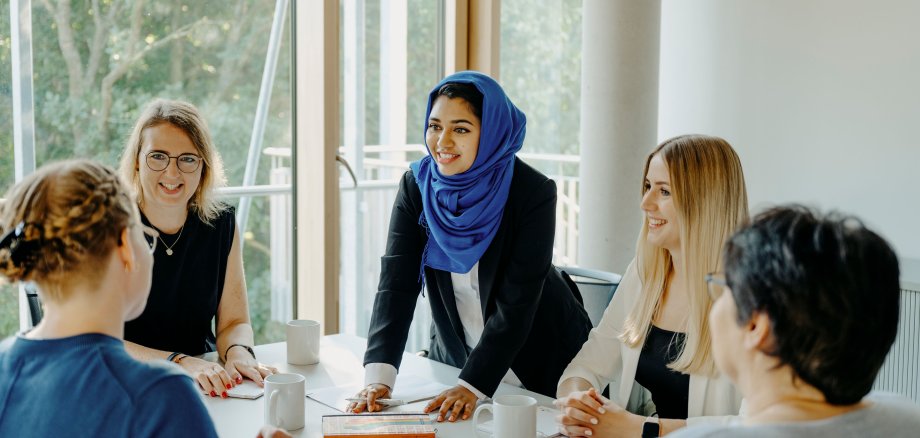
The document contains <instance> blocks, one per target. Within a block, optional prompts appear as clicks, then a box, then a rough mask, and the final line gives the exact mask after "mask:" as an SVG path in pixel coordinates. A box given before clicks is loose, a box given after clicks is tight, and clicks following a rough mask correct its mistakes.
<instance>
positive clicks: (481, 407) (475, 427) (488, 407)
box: [473, 404, 495, 436]
mask: <svg viewBox="0 0 920 438" xmlns="http://www.w3.org/2000/svg"><path fill="white" fill-rule="evenodd" d="M484 410H488V411H489V412H493V411H492V405H491V404H485V405H479V407H478V408H476V412H473V432H474V433H476V436H479V422H478V421H477V420H478V419H479V413H480V412H482V411H484ZM493 416H494V412H493ZM492 427H493V428H494V427H495V422H494V421H493V422H492ZM492 435H493V436H494V435H495V430H494V429H493V430H492Z"/></svg>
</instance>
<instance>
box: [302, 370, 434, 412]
mask: <svg viewBox="0 0 920 438" xmlns="http://www.w3.org/2000/svg"><path fill="white" fill-rule="evenodd" d="M361 388H363V385H361V384H351V385H341V386H332V387H329V388H321V389H317V390H313V391H307V392H308V394H307V397H310V398H312V399H313V400H316V401H318V402H320V403H322V404H324V405H326V406H329V407H331V408H333V409H337V410H339V411H342V412H345V408H346V407H347V406H348V404H349V402H348V401H347V400H345V399H346V398H348V397H354V396H355V395H356V394H357V393H358V391H361ZM450 388H451V387H450V386H448V385H445V384H443V383H438V382H435V381H432V380H428V379H425V378H422V377H418V376H415V375H403V374H398V375H397V376H396V388H394V390H393V394H392V395H391V396H390V397H389V398H393V399H397V400H405V401H406V405H403V406H395V407H392V408H388V409H387V411H391V412H392V411H396V412H420V411H421V410H422V409H423V408H424V405H423V404H422V403H418V402H422V401H426V400H429V399H432V398H434V397H436V396H437V395H438V394H440V393H441V392H443V391H444V390H447V389H450ZM419 405H421V406H419Z"/></svg>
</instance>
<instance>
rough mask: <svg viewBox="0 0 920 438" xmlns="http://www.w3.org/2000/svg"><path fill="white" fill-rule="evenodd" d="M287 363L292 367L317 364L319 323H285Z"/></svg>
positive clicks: (298, 321)
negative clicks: (292, 365)
mask: <svg viewBox="0 0 920 438" xmlns="http://www.w3.org/2000/svg"><path fill="white" fill-rule="evenodd" d="M287 361H288V363H290V364H294V365H313V364H315V363H319V323H318V322H316V321H311V320H309V319H295V320H293V321H290V322H288V323H287Z"/></svg>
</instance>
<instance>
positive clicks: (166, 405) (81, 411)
mask: <svg viewBox="0 0 920 438" xmlns="http://www.w3.org/2000/svg"><path fill="white" fill-rule="evenodd" d="M7 436H9V437H13V436H15V437H51V436H54V437H70V436H74V437H76V436H80V437H87V436H117V437H186V436H188V437H192V436H194V437H216V436H217V432H216V431H215V430H214V423H213V422H212V421H211V417H210V416H209V415H208V412H207V410H206V409H205V407H204V404H203V403H202V402H201V396H200V395H199V394H198V392H197V391H196V390H195V388H194V387H193V386H192V381H191V378H189V377H188V376H187V375H185V374H183V373H182V372H181V371H180V370H179V369H177V368H176V367H174V366H171V365H169V364H167V363H165V362H164V363H162V364H159V363H142V362H138V361H136V360H134V359H133V358H131V357H130V356H128V353H127V352H126V351H125V347H124V343H123V342H122V341H121V340H119V339H116V338H113V337H111V336H106V335H102V334H84V335H79V336H73V337H69V338H61V339H44V340H32V339H26V338H23V337H11V338H8V339H6V340H5V341H4V342H3V343H2V344H0V437H7Z"/></svg>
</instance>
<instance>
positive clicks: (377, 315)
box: [364, 159, 591, 397]
mask: <svg viewBox="0 0 920 438" xmlns="http://www.w3.org/2000/svg"><path fill="white" fill-rule="evenodd" d="M421 213H422V197H421V192H420V191H419V188H418V185H417V184H416V182H415V177H414V176H413V174H412V172H411V171H408V172H406V174H405V175H404V176H403V178H402V181H401V182H400V186H399V193H398V194H397V195H396V201H395V203H394V205H393V213H392V216H391V218H390V231H389V236H388V237H387V247H386V255H384V256H383V257H382V258H381V270H380V284H379V286H378V288H377V294H376V298H375V299H374V312H373V315H372V317H371V324H370V329H369V333H368V342H367V352H366V353H365V355H364V363H365V365H366V364H368V363H375V362H382V363H388V364H391V365H393V366H394V367H396V368H399V364H400V360H401V359H402V353H403V350H404V349H405V345H406V337H407V335H408V332H409V325H410V323H411V322H412V314H413V311H414V309H415V304H416V301H417V299H418V294H419V292H420V291H421V289H422V283H421V276H420V275H419V274H420V266H421V262H422V252H423V250H424V248H425V244H426V243H427V241H428V236H427V234H426V231H425V228H424V227H422V226H421V225H419V215H420V214H421ZM555 226H556V184H555V182H553V180H551V179H549V178H547V177H546V176H544V175H543V174H541V173H540V172H538V171H537V170H535V169H533V168H532V167H530V166H528V165H527V164H525V163H524V162H523V161H521V160H520V159H515V165H514V177H513V178H512V180H511V189H510V191H509V194H508V201H507V203H506V204H505V210H504V213H503V215H502V220H501V224H500V226H499V229H498V232H497V233H496V235H495V238H494V239H493V240H492V243H491V244H490V245H489V248H488V249H487V250H486V252H485V254H483V256H482V258H481V259H480V260H479V294H480V300H481V304H482V313H483V320H484V323H485V326H484V329H483V332H482V338H480V341H479V344H478V345H477V346H476V347H475V348H473V349H472V350H470V349H469V348H467V346H466V342H465V340H464V336H463V327H462V325H461V323H460V316H459V314H458V312H457V303H456V299H455V297H454V290H453V283H452V281H451V278H450V272H447V271H441V270H435V269H431V268H429V267H426V268H425V280H426V281H425V282H426V284H427V288H428V302H429V303H430V304H431V314H432V321H433V323H432V333H431V349H430V352H429V358H431V359H434V360H437V361H440V362H443V363H446V364H449V365H453V366H455V367H458V368H462V371H461V372H460V378H461V379H463V380H464V381H466V382H467V383H469V384H470V385H472V386H473V387H475V388H476V389H478V390H479V391H481V392H483V393H484V394H486V395H488V396H491V395H492V394H494V393H495V390H496V388H498V385H499V383H500V382H501V380H502V378H503V377H504V376H505V373H507V371H508V369H509V368H511V369H512V370H514V373H515V374H516V375H517V376H518V378H520V379H521V383H523V384H524V387H525V388H527V389H529V390H531V391H535V392H539V393H541V394H544V395H547V396H550V397H554V396H555V393H556V385H557V384H558V381H559V377H560V376H561V375H562V371H563V370H564V369H565V367H566V366H567V365H568V364H569V362H570V361H571V360H572V358H573V357H575V354H576V353H578V350H579V349H580V348H581V346H582V344H583V343H584V342H585V340H586V339H587V338H588V332H589V331H590V330H591V322H590V320H589V319H588V314H587V313H586V312H585V309H584V306H583V305H582V304H581V300H580V295H577V294H578V292H577V288H576V287H575V285H574V283H571V280H568V279H566V278H563V277H562V275H561V274H560V273H559V272H558V271H557V270H556V269H555V268H554V267H553V266H552V254H553V236H554V233H555Z"/></svg>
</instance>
